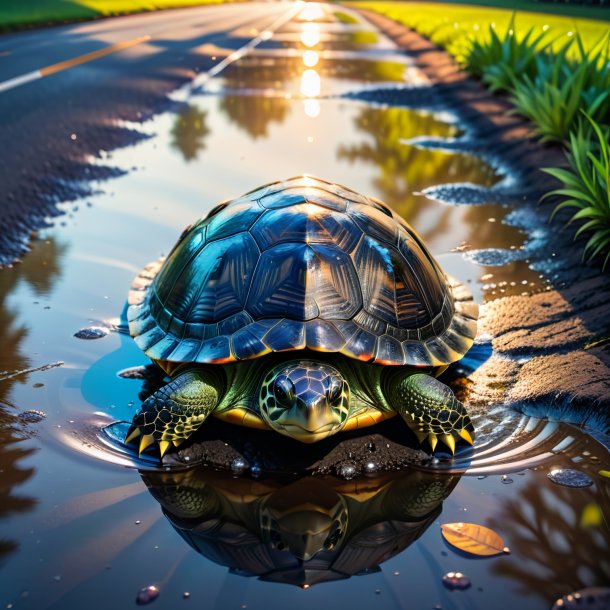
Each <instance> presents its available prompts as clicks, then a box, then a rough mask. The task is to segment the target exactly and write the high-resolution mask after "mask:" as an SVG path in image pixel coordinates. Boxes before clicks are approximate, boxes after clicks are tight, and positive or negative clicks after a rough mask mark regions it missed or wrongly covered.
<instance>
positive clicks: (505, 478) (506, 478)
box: [500, 474, 513, 485]
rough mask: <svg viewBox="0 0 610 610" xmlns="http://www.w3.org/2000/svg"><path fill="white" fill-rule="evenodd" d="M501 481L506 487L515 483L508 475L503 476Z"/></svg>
mask: <svg viewBox="0 0 610 610" xmlns="http://www.w3.org/2000/svg"><path fill="white" fill-rule="evenodd" d="M500 481H502V483H504V485H510V484H511V483H512V482H513V480H512V479H511V478H510V477H509V476H508V475H507V474H503V475H502V476H501V477H500Z"/></svg>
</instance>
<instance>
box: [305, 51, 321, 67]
mask: <svg viewBox="0 0 610 610" xmlns="http://www.w3.org/2000/svg"><path fill="white" fill-rule="evenodd" d="M318 60H319V56H318V54H317V53H316V52H315V51H305V53H303V63H304V64H305V65H306V66H307V67H308V68H313V67H314V66H315V65H316V64H317V63H318Z"/></svg>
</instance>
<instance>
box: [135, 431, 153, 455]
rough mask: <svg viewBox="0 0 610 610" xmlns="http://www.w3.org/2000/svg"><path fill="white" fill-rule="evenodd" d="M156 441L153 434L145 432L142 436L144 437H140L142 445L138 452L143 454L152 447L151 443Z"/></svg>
mask: <svg viewBox="0 0 610 610" xmlns="http://www.w3.org/2000/svg"><path fill="white" fill-rule="evenodd" d="M154 442H155V437H154V436H153V435H152V434H145V435H144V436H142V438H141V439H140V447H139V449H138V454H139V455H142V453H144V451H146V449H147V448H148V447H150V445H152V444H153V443H154Z"/></svg>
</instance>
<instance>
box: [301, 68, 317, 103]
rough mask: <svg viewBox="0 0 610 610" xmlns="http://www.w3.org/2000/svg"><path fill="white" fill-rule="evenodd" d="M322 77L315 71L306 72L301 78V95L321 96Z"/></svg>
mask: <svg viewBox="0 0 610 610" xmlns="http://www.w3.org/2000/svg"><path fill="white" fill-rule="evenodd" d="M320 90H321V84H320V76H319V74H318V73H317V72H316V71H315V70H305V72H303V74H302V76H301V93H302V94H303V95H304V96H305V97H317V96H318V95H320Z"/></svg>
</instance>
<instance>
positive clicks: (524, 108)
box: [511, 34, 610, 142]
mask: <svg viewBox="0 0 610 610" xmlns="http://www.w3.org/2000/svg"><path fill="white" fill-rule="evenodd" d="M574 43H576V45H577V51H578V59H577V60H576V61H570V60H568V59H567V56H568V53H569V52H570V49H571V47H572V46H573V45H574ZM534 63H535V68H534V75H533V76H531V75H527V74H526V75H521V76H519V78H517V79H515V80H514V83H513V93H512V98H511V99H512V101H513V103H514V104H515V106H516V108H517V111H518V112H519V113H520V114H523V115H524V116H526V117H528V118H529V119H530V120H532V121H533V123H534V129H535V130H536V131H537V133H538V134H539V135H540V136H541V137H542V139H543V140H545V141H559V142H564V141H566V140H567V139H568V137H569V134H570V132H571V131H572V130H574V129H575V128H576V125H577V123H578V121H579V117H580V114H579V113H580V111H581V110H583V111H584V112H586V113H587V114H588V115H590V116H591V117H592V118H594V119H598V120H605V119H607V118H610V36H609V35H606V36H604V37H603V38H602V39H601V40H600V41H599V42H598V43H597V44H596V45H595V46H594V47H593V48H592V49H590V50H588V51H587V50H585V47H584V45H583V43H582V40H581V38H580V36H579V35H578V34H577V35H576V36H574V37H573V38H572V39H570V40H569V41H568V42H566V43H565V44H564V45H563V46H562V47H561V48H560V49H559V50H558V51H556V52H553V51H547V52H546V53H541V54H540V55H538V56H536V58H535V62H534Z"/></svg>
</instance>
